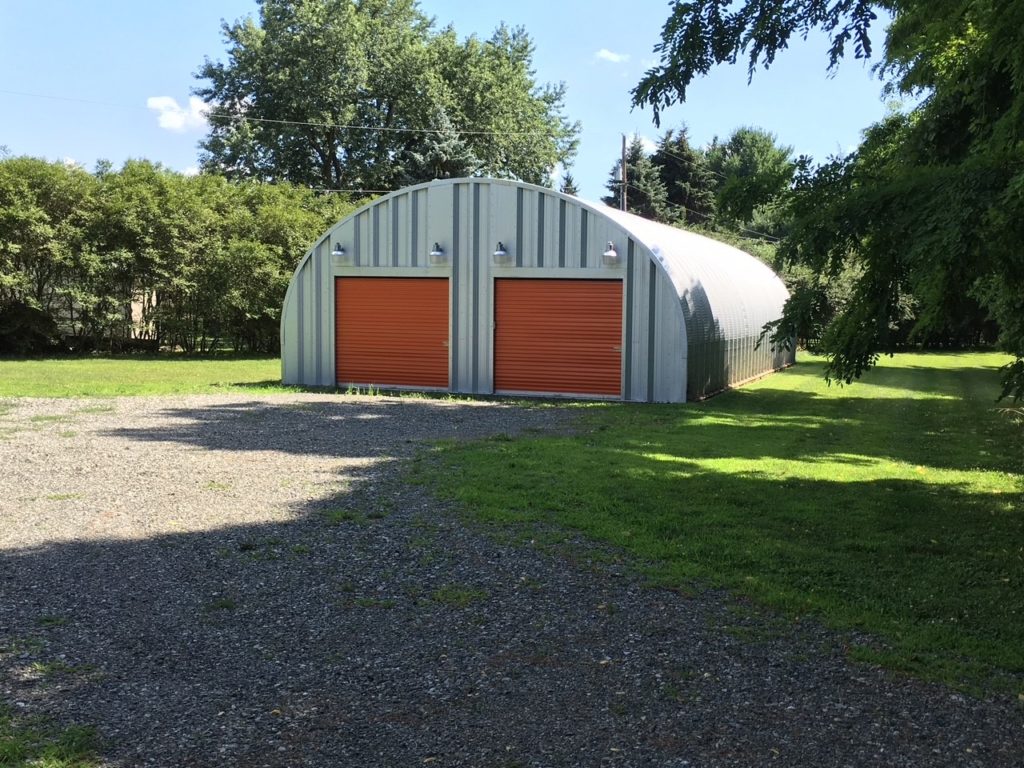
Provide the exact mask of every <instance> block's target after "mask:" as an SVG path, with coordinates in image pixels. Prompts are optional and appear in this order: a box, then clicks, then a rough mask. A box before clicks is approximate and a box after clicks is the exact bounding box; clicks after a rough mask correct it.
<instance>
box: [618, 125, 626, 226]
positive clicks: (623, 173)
mask: <svg viewBox="0 0 1024 768" xmlns="http://www.w3.org/2000/svg"><path fill="white" fill-rule="evenodd" d="M619 167H620V170H621V176H622V183H621V186H620V187H619V189H620V190H621V192H622V193H621V194H620V195H619V207H620V208H621V209H622V210H626V134H622V162H621V163H620V164H619Z"/></svg>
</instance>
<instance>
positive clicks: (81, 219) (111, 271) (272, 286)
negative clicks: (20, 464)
mask: <svg viewBox="0 0 1024 768" xmlns="http://www.w3.org/2000/svg"><path fill="white" fill-rule="evenodd" d="M354 208H355V203H354V202H352V201H351V200H349V199H348V198H347V197H344V196H339V195H317V194H316V193H314V192H312V191H310V190H309V189H306V188H303V187H300V186H297V185H293V184H287V183H282V184H262V183H257V182H251V181H250V182H229V181H228V180H227V179H225V178H223V177H221V176H215V175H209V174H204V175H199V176H186V175H183V174H180V173H175V172H172V171H169V170H167V169H166V168H162V167H160V166H159V165H156V164H153V163H150V162H147V161H139V160H133V161H129V162H127V163H125V165H124V166H123V167H122V168H120V169H119V170H115V169H113V168H112V167H111V166H110V165H109V164H108V163H102V162H101V163H100V164H99V166H98V167H97V169H96V171H95V172H94V173H90V172H88V171H86V170H85V169H83V168H80V167H78V166H71V165H66V164H64V163H56V162H46V161H44V160H39V159H35V158H27V157H13V158H6V159H3V160H0V353H6V354H33V353H41V352H60V351H64V352H84V351H90V350H94V349H101V350H104V351H114V352H118V351H132V350H154V351H155V350H158V349H161V348H168V347H170V348H177V349H181V350H184V351H186V352H209V351H214V350H217V349H220V348H230V349H233V350H236V351H240V352H276V351H277V350H278V348H279V335H278V328H279V322H280V313H281V304H282V301H283V299H284V292H285V289H286V288H287V286H288V282H289V280H290V279H291V276H292V272H293V271H294V269H295V265H296V264H297V262H298V258H299V256H301V255H302V254H303V253H304V252H305V251H306V250H307V249H308V248H309V245H310V244H311V243H312V242H313V241H314V240H315V239H316V238H317V237H318V236H319V235H320V234H321V233H322V232H323V231H324V230H325V229H326V228H327V226H328V225H329V224H330V223H331V222H333V221H336V220H337V219H339V218H341V217H342V216H344V215H346V214H347V213H349V212H350V211H351V210H353V209H354Z"/></svg>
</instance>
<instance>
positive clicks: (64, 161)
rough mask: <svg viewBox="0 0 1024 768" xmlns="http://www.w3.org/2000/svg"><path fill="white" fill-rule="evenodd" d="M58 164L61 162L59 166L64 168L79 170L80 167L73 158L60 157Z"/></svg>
mask: <svg viewBox="0 0 1024 768" xmlns="http://www.w3.org/2000/svg"><path fill="white" fill-rule="evenodd" d="M60 162H61V165H63V166H64V167H65V168H81V167H82V164H81V163H79V162H78V161H77V160H75V158H73V157H62V158H61V161H60Z"/></svg>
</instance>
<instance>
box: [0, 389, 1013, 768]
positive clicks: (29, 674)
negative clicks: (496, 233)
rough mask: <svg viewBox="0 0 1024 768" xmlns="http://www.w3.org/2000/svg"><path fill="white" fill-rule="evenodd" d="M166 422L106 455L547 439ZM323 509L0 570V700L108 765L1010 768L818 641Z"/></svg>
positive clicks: (488, 543)
mask: <svg viewBox="0 0 1024 768" xmlns="http://www.w3.org/2000/svg"><path fill="white" fill-rule="evenodd" d="M164 415H169V416H171V417H173V419H174V420H175V421H176V422H177V423H175V424H172V425H171V426H166V425H165V426H163V427H160V428H154V429H146V428H145V427H144V426H143V427H127V426H125V427H120V428H117V429H113V430H109V431H108V432H107V433H105V434H107V435H109V436H112V437H128V438H131V439H132V440H137V441H160V442H168V443H175V444H184V445H189V446H193V447H196V448H201V449H204V450H211V451H243V450H244V451H252V450H266V451H284V452H289V453H297V454H298V453H301V454H315V455H324V456H331V457H347V458H351V457H376V458H385V457H401V456H405V455H409V454H410V453H411V452H412V451H413V450H414V449H415V448H416V447H417V445H419V444H421V443H422V441H426V440H436V439H441V438H455V439H463V438H474V437H483V436H486V435H489V434H495V433H502V432H505V431H515V430H518V429H522V428H524V427H526V428H530V427H531V425H532V426H534V427H535V428H537V429H543V428H545V426H550V425H551V423H552V420H551V419H549V418H546V417H545V418H541V417H538V418H537V419H536V421H531V419H530V418H526V417H524V415H523V412H519V415H518V417H517V418H511V417H510V416H512V415H515V413H514V411H513V410H511V409H510V408H508V407H506V406H494V405H477V404H473V405H465V404H463V405H460V406H458V407H455V406H451V405H446V404H443V403H434V402H420V401H410V402H406V401H401V402H394V401H381V402H372V403H366V402H354V403H353V402H337V401H329V400H323V401H321V400H309V401H298V402H294V403H268V402H264V401H256V400H254V401H251V402H245V403H240V404H239V403H236V404H231V405H223V406H212V407H207V408H196V409H191V408H178V409H170V410H169V411H167V412H165V413H164ZM556 421H557V420H556ZM370 424H373V425H374V426H373V428H372V429H371V428H369V427H368V426H367V425H370ZM370 478H372V480H371V479H370ZM330 505H331V507H332V508H334V509H337V510H341V511H344V512H346V513H345V514H338V515H334V516H333V517H327V516H324V515H323V514H322V512H323V510H324V508H325V505H324V500H317V501H316V502H310V503H309V504H308V505H307V506H306V507H304V508H302V509H299V510H297V512H298V515H297V517H296V518H295V519H294V520H293V521H290V522H287V523H279V524H265V525H238V526H233V527H226V528H217V529H215V530H212V531H206V532H202V533H188V534H178V535H164V536H159V537H155V538H147V539H143V540H135V541H100V542H84V543H83V542H80V543H62V544H54V545H50V546H44V547H39V548H36V549H31V550H20V551H6V552H3V553H0V675H2V680H0V685H2V688H0V698H2V699H3V700H4V701H6V703H7V704H8V706H10V707H11V708H13V710H14V711H17V712H27V713H30V714H33V715H36V714H40V715H48V716H52V717H54V718H55V719H56V720H58V721H60V722H65V723H67V722H76V723H80V724H87V725H93V726H95V727H96V728H97V730H98V732H99V734H100V736H101V738H102V739H103V740H104V744H105V746H104V749H103V753H104V755H105V756H106V757H107V758H108V759H109V760H108V762H106V763H104V764H107V765H116V766H168V767H170V766H223V765H232V766H318V767H319V766H349V765H352V766H380V767H384V766H388V767H390V766H411V765H428V766H435V767H439V766H488V768H490V767H491V766H507V767H511V766H596V765H612V766H666V767H672V766H687V765H743V766H749V765H761V764H767V763H770V762H773V761H775V760H778V761H779V764H785V765H807V766H829V765H844V766H846V765H877V764H887V765H922V764H928V765H950V766H965V765H966V766H972V765H986V766H1000V765H1006V766H1010V765H1018V764H1019V758H1020V755H1021V750H1022V749H1024V717H1022V715H1021V712H1020V711H1019V709H1017V708H1014V707H1013V706H1012V705H1009V704H1002V703H996V702H977V701H972V700H968V699H965V698H963V697H961V696H959V695H955V694H951V693H950V692H949V691H947V690H945V689H943V688H940V687H937V686H927V685H924V684H921V683H918V682H915V681H909V680H902V679H894V678H891V677H889V676H887V675H885V674H884V673H882V672H880V671H878V670H875V669H872V668H868V667H858V666H851V665H850V664H849V663H848V661H847V660H846V657H845V649H844V648H843V645H842V643H843V640H842V639H841V638H837V637H836V636H835V635H833V634H831V633H829V632H826V631H824V630H822V629H820V628H818V627H817V626H815V625H814V624H813V623H812V622H799V623H790V622H787V621H784V620H781V619H779V618H777V617H773V616H770V615H759V614H758V613H757V612H756V611H755V610H754V609H752V608H751V607H750V606H748V605H745V604H743V603H740V602H737V601H733V600H730V599H728V598H726V597H725V596H723V595H721V594H716V593H710V592H707V593H701V594H699V595H691V596H685V595H682V594H679V593H676V592H669V591H665V590H652V589H646V588H644V587H642V586H641V585H640V584H639V583H638V582H637V581H636V580H634V579H632V578H630V577H628V576H624V575H622V569H621V568H620V567H619V565H618V564H616V563H615V562H614V559H612V561H611V562H609V561H608V559H607V557H598V553H596V552H595V553H594V558H593V560H591V559H590V557H589V555H587V554H586V551H585V550H583V554H580V555H579V556H578V557H577V559H576V560H575V562H573V563H570V562H568V561H566V560H564V559H560V558H553V557H551V556H549V555H547V554H544V553H543V552H541V551H538V549H536V548H534V547H532V546H530V545H529V544H523V545H519V546H506V545H503V544H501V543H499V542H498V541H496V540H495V539H493V538H490V537H487V536H483V535H480V534H479V533H476V532H473V531H470V530H467V529H466V528H465V527H464V526H462V525H460V524H459V522H458V521H457V519H456V518H455V517H454V516H452V515H446V514H443V510H441V509H439V505H438V503H437V502H436V501H435V500H432V499H431V498H429V497H428V496H427V495H426V494H425V492H424V491H423V490H422V489H420V488H417V487H415V486H411V485H409V484H407V483H404V482H403V481H402V480H401V478H397V477H394V476H393V475H392V474H390V473H389V474H388V475H387V476H381V475H380V474H379V473H378V474H373V475H371V474H364V475H362V481H361V482H359V481H357V482H355V483H354V484H353V486H352V489H351V490H350V491H349V492H347V493H345V494H343V495H341V496H339V497H337V498H334V499H332V500H330ZM3 738H4V734H3V731H2V729H0V739H3Z"/></svg>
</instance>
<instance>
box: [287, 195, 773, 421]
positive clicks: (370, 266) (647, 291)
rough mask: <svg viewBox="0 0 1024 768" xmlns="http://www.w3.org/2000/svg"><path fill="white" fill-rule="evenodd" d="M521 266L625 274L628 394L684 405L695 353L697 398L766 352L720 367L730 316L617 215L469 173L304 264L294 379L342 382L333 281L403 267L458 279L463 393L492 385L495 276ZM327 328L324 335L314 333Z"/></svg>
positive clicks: (393, 199)
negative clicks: (720, 344) (612, 251)
mask: <svg viewBox="0 0 1024 768" xmlns="http://www.w3.org/2000/svg"><path fill="white" fill-rule="evenodd" d="M456 212H457V215H456ZM499 240H500V241H502V242H503V243H504V244H505V246H506V248H507V249H508V251H509V253H510V255H511V256H510V259H509V261H508V262H505V263H498V262H496V261H495V260H494V259H493V258H492V255H491V254H492V251H493V250H494V248H495V246H496V244H497V242H498V241H499ZM608 241H612V242H614V243H615V245H616V248H617V250H618V251H619V253H620V254H621V256H622V258H621V261H623V262H628V263H624V264H621V265H620V266H619V267H618V268H617V269H616V268H615V267H614V266H610V265H608V264H606V263H605V262H604V260H603V259H602V256H601V253H602V252H603V251H604V249H605V247H606V243H607V242H608ZM434 242H438V243H439V244H440V245H441V246H442V247H443V249H444V250H445V252H446V255H447V257H448V261H447V263H446V264H441V265H438V264H432V263H431V262H430V259H429V258H428V256H427V253H428V251H429V250H430V247H431V245H432V244H433V243H434ZM333 243H340V244H343V245H344V246H345V248H346V252H347V255H346V257H345V259H343V260H338V259H336V258H332V257H331V255H330V251H331V247H332V244H333ZM630 253H632V258H630V256H629V254H630ZM659 258H660V257H659ZM374 265H376V266H374ZM518 267H521V268H522V269H524V270H535V271H536V270H540V273H539V274H534V273H530V276H532V277H543V278H549V277H554V276H558V277H565V278H569V279H579V278H586V277H588V276H590V277H591V278H599V279H606V278H607V277H608V274H609V269H611V270H612V271H615V272H617V273H618V274H620V275H621V282H622V283H623V285H624V288H623V306H622V311H623V317H622V326H623V345H624V350H623V362H622V380H623V384H624V385H625V384H626V383H627V382H628V390H624V392H623V394H624V396H625V397H627V398H629V399H633V400H655V401H666V400H667V401H680V400H683V399H684V398H685V384H684V382H685V381H686V379H687V368H688V366H689V368H690V373H691V377H690V378H691V379H692V378H693V376H692V374H694V372H695V371H694V369H695V366H693V365H692V364H691V359H692V358H695V357H696V358H699V359H700V360H701V361H703V363H702V364H704V366H705V370H704V372H703V376H704V378H705V379H706V381H705V382H704V384H703V385H702V386H700V387H692V388H691V389H692V391H694V392H695V393H698V394H699V393H700V392H707V391H709V390H711V389H712V388H714V387H716V386H719V385H720V384H721V383H722V382H730V381H734V380H736V378H737V377H738V376H741V375H742V376H746V375H748V374H750V372H751V371H753V370H755V369H756V367H757V366H756V365H755V364H754V358H755V357H757V355H756V354H755V353H753V350H752V345H751V343H749V340H748V341H746V342H743V343H741V344H739V345H738V346H734V348H729V349H727V350H722V352H723V356H727V357H729V358H730V359H733V360H735V361H736V362H734V364H733V365H732V368H731V370H730V371H728V372H725V371H721V370H718V371H716V370H713V366H711V365H710V362H711V361H712V360H713V359H714V358H715V356H716V354H718V353H717V352H716V351H715V350H714V349H713V348H711V347H709V342H711V343H712V344H713V343H714V342H715V338H714V328H715V324H716V323H719V322H720V318H716V317H714V316H713V313H712V312H711V306H710V302H709V301H708V300H707V299H706V297H705V302H704V304H705V306H704V307H701V306H700V301H699V300H695V298H694V296H689V295H687V296H686V297H684V299H683V301H682V302H681V301H680V293H679V292H677V289H676V287H675V286H674V285H673V282H672V280H670V279H669V278H668V276H667V275H666V273H665V271H664V270H663V269H662V268H661V267H660V266H659V262H658V260H657V259H656V258H654V257H652V253H651V251H650V250H649V249H648V248H647V246H645V245H641V244H639V243H638V242H637V241H636V240H635V239H633V238H632V237H630V236H629V235H628V234H627V232H626V230H624V228H623V227H622V226H621V225H620V224H619V223H618V222H616V221H614V220H613V219H612V217H611V216H608V215H605V214H604V213H603V212H602V211H600V210H596V209H592V208H588V207H586V204H583V203H581V202H580V201H578V200H576V199H573V198H566V197H563V196H560V195H558V194H555V193H553V192H551V191H549V190H544V189H540V188H537V187H532V186H530V185H523V184H518V183H514V182H502V181H494V180H474V179H464V180H456V181H454V182H435V183H432V184H430V185H424V186H419V187H413V188H410V189H408V190H403V191H401V192H399V193H396V194H394V195H391V196H389V197H386V198H383V199H381V200H379V201H376V202H375V203H374V204H372V205H371V206H370V207H368V208H366V209H363V210H361V211H359V212H357V213H356V214H355V215H354V216H352V217H350V218H348V219H346V220H344V221H342V222H339V223H338V224H337V225H336V226H335V227H333V228H332V229H331V230H330V231H329V232H328V233H327V235H326V236H325V237H324V238H323V239H322V240H321V242H319V243H318V244H317V246H316V247H315V248H314V250H313V253H312V254H311V257H310V258H308V259H307V260H306V261H305V262H304V263H303V265H302V266H301V267H300V268H299V270H297V272H296V276H295V279H293V281H292V284H291V285H290V286H289V291H288V297H287V298H286V303H285V308H284V312H283V315H282V338H283V340H284V341H283V349H282V371H283V375H284V378H285V380H286V381H292V382H303V383H330V382H327V381H323V379H324V378H325V377H326V378H328V379H330V378H332V377H333V374H334V366H333V362H334V360H333V357H334V347H335V343H334V337H333V334H334V322H333V320H334V296H333V295H332V294H333V290H332V289H331V288H328V289H326V290H324V289H323V288H322V286H324V285H325V284H328V285H329V284H330V278H331V277H333V276H335V275H347V274H361V273H363V271H365V270H370V271H372V272H373V273H374V274H375V275H381V274H387V273H389V272H390V270H397V271H398V273H400V274H401V275H402V276H409V275H410V274H414V275H418V276H422V277H431V276H433V277H436V276H442V275H443V276H445V277H450V278H451V281H452V283H451V299H450V300H451V305H452V310H453V311H452V316H451V343H452V349H451V352H450V359H451V368H450V380H449V386H450V388H451V389H453V390H456V391H463V392H479V393H487V392H491V391H493V390H494V369H493V359H494V354H493V349H492V342H493V331H492V328H493V322H494V295H493V293H494V281H495V277H496V275H501V276H505V275H507V274H508V270H509V269H516V268H518ZM524 274H525V273H524ZM318 285H319V286H321V289H320V294H319V296H318V295H317V288H316V287H315V286H318ZM698 288H699V286H698ZM696 298H697V299H699V296H698V297H696ZM314 299H315V300H314ZM627 302H628V307H627ZM681 303H682V307H681ZM684 308H685V309H686V312H685V314H686V315H688V316H689V317H690V319H691V320H692V319H693V315H694V314H704V315H705V316H706V318H707V320H708V321H707V322H706V323H705V325H704V327H705V329H709V330H710V332H709V333H703V334H700V333H699V334H692V333H690V332H689V329H688V327H687V325H686V323H685V322H684V319H683V317H684ZM627 309H628V311H627ZM325 321H326V322H325ZM743 322H746V321H745V320H744V319H743V318H742V317H740V316H737V318H733V319H730V320H729V323H730V324H739V325H742V324H743ZM318 323H319V324H320V330H319V338H317V337H316V332H315V329H317V327H318ZM300 325H301V328H300V327H299V326H300ZM697 325H698V326H700V323H697ZM311 331H314V333H313V336H312V337H311ZM723 338H724V337H723ZM688 342H689V343H688ZM696 373H697V374H700V371H697V372H696ZM382 383H386V382H382Z"/></svg>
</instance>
